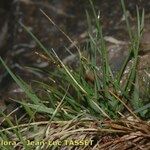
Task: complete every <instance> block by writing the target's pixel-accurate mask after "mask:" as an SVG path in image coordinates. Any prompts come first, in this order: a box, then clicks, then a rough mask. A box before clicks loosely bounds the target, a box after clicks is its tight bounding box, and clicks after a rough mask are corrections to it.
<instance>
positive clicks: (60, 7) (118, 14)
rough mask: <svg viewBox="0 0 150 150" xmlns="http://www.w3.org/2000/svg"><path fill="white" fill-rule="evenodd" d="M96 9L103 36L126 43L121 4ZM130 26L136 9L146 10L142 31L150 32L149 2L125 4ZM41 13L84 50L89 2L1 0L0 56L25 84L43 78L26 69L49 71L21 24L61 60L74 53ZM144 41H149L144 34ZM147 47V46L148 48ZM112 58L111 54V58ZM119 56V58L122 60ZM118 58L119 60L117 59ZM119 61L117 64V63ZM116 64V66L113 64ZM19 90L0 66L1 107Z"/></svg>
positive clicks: (100, 0)
mask: <svg viewBox="0 0 150 150" xmlns="http://www.w3.org/2000/svg"><path fill="white" fill-rule="evenodd" d="M93 2H94V5H95V9H96V10H100V12H101V19H102V22H103V31H104V35H105V36H111V37H115V38H117V39H118V40H120V41H128V35H127V31H126V25H125V21H124V16H123V12H122V8H121V3H120V0H93ZM125 3H126V7H127V10H128V15H129V19H130V20H131V23H132V26H133V28H134V26H135V25H136V22H135V20H136V18H135V17H136V6H138V7H139V9H140V10H142V9H143V8H144V9H145V31H146V32H147V33H149V31H150V26H149V25H150V23H149V22H150V1H149V0H125ZM40 9H42V10H43V11H44V12H45V13H46V14H47V15H48V16H49V17H50V18H52V19H53V21H54V22H55V23H56V24H57V25H58V26H59V27H60V28H61V29H63V31H64V32H65V33H66V34H67V35H68V36H69V37H70V38H71V39H72V40H73V41H75V42H76V43H77V44H78V45H79V46H80V48H81V49H83V48H84V44H85V41H86V31H87V20H86V13H85V11H86V10H87V11H88V12H89V13H91V6H90V3H89V1H88V0H1V1H0V56H1V57H2V58H3V59H4V61H5V62H6V63H7V65H8V66H9V67H10V68H11V69H12V71H13V72H14V73H16V74H17V75H19V76H21V78H23V79H24V80H26V81H27V82H28V81H29V80H32V79H36V78H37V79H43V78H44V76H45V75H43V74H38V73H35V72H32V71H31V70H30V69H25V67H26V66H28V67H38V68H42V69H44V68H50V67H51V66H49V64H47V62H46V61H44V60H43V59H41V58H40V57H39V56H38V55H36V54H35V52H40V51H41V49H40V48H39V46H38V45H37V43H36V42H35V41H34V40H33V39H32V38H31V37H30V36H29V35H28V33H27V32H26V31H25V30H24V29H23V28H22V27H21V26H20V24H19V22H21V23H23V24H24V25H26V26H27V27H28V29H30V31H31V32H32V33H34V35H36V37H37V38H38V39H39V40H40V41H41V42H42V43H43V44H44V45H45V47H46V48H47V49H49V50H50V49H51V48H54V49H55V51H56V52H57V54H58V55H59V57H60V58H61V59H65V58H66V57H67V56H68V52H67V51H66V50H65V49H64V47H67V48H69V49H70V50H71V52H73V53H76V50H75V48H74V47H73V46H72V45H71V43H70V42H69V41H68V40H67V39H66V38H65V37H64V36H63V34H62V33H61V32H60V31H58V30H57V28H56V27H55V26H53V25H52V24H51V23H50V22H49V21H48V19H47V18H46V17H45V16H44V15H43V14H42V13H41V11H40ZM146 41H150V34H147V37H146ZM149 47H150V46H149ZM112 55H113V54H112ZM121 55H122V53H121V54H120V55H119V56H118V57H119V58H120V59H122V56H121ZM120 56H121V57H120ZM120 59H119V60H120ZM114 63H116V64H118V62H114ZM20 93H21V92H20V90H19V88H18V86H17V85H16V84H15V83H14V82H13V81H12V79H11V77H10V76H9V74H8V73H7V72H6V70H5V69H4V67H3V66H2V65H1V64H0V106H1V108H2V107H3V106H4V104H7V101H8V103H9V100H8V99H9V98H10V97H17V98H18V97H19V96H21V97H22V95H21V94H20Z"/></svg>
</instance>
